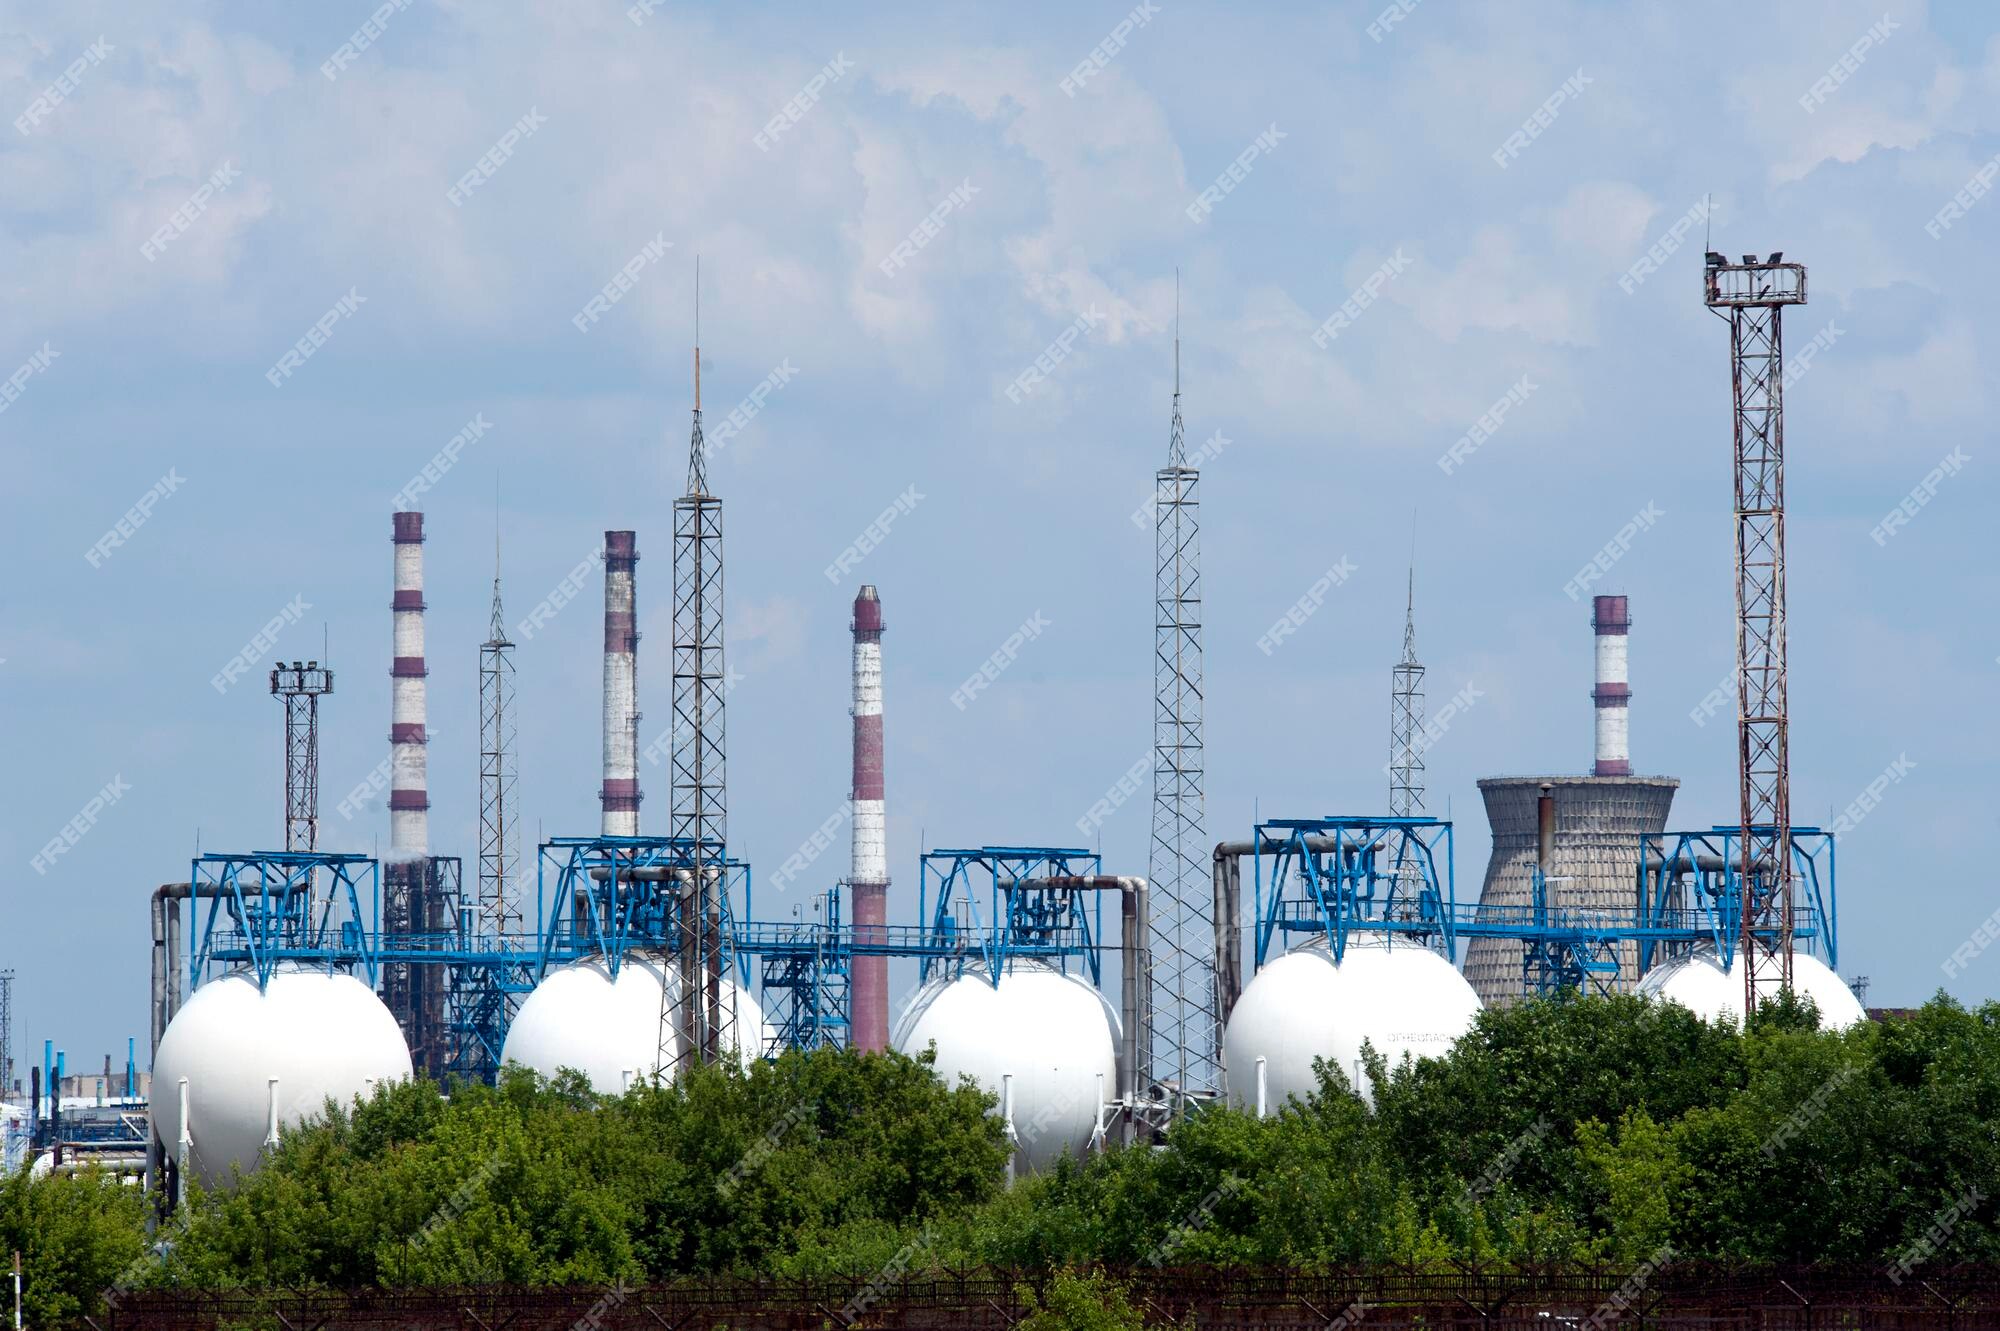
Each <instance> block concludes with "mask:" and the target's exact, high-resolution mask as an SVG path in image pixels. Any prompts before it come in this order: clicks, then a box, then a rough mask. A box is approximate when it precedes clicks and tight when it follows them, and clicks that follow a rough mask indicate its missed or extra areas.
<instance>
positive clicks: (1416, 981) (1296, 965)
mask: <svg viewBox="0 0 2000 1331" xmlns="http://www.w3.org/2000/svg"><path fill="white" fill-rule="evenodd" d="M1478 1015H1479V996H1478V995H1477V994H1475V993H1474V992H1473V991H1472V986H1471V985H1470V984H1468V983H1466V980H1465V977H1464V976H1462V975H1460V974H1459V973H1458V971H1457V969H1456V968H1455V967H1453V966H1452V964H1451V963H1450V962H1449V961H1446V960H1445V959H1444V958H1443V957H1442V956H1440V955H1439V954H1437V953H1436V952H1433V951H1431V950H1430V949H1429V948H1426V947H1421V946H1418V945H1417V944H1415V943H1407V942H1398V943H1396V944H1395V945H1394V946H1389V945H1387V944H1385V943H1384V942H1383V941H1382V940H1381V939H1379V938H1372V937H1354V938H1349V939H1348V942H1347V947H1346V950H1345V953H1344V955H1343V956H1342V958H1341V960H1340V961H1339V962H1338V963H1335V961H1334V959H1333V954H1332V952H1331V951H1330V950H1329V949H1328V948H1327V946H1326V944H1325V943H1324V942H1318V943H1313V944H1310V945H1308V946H1305V947H1300V948H1294V949H1293V950H1292V951H1290V952H1287V953H1286V954H1285V955H1284V956H1281V957H1278V958H1276V959H1275V960H1273V961H1271V962H1270V963H1269V964H1267V965H1266V966H1265V967H1264V968H1263V969H1262V970H1260V971H1258V972H1257V974H1256V975H1255V976H1254V977H1253V978H1252V979H1251V981H1250V983H1249V984H1248V985H1246V986H1244V989H1243V993H1242V996H1241V997H1239V998H1238V999H1237V1000H1236V1006H1235V1008H1234V1009H1233V1010H1232V1011H1231V1012H1230V1014H1229V1025H1228V1027H1227V1029H1226V1030H1225V1031H1224V1032H1223V1038H1222V1046H1223V1059H1224V1062H1225V1065H1226V1066H1227V1068H1228V1071H1229V1095H1230V1099H1231V1100H1232V1101H1234V1102H1235V1103H1236V1104H1238V1105H1241V1106H1243V1107H1245V1108H1254V1107H1255V1106H1256V1103H1257V1060H1258V1058H1260V1057H1261V1058H1263V1059H1264V1060H1265V1063H1264V1083H1265V1111H1266V1112H1267V1113H1276V1112H1277V1111H1278V1110H1279V1109H1281V1108H1283V1107H1284V1104H1285V1101H1286V1099H1287V1098H1289V1097H1292V1096H1297V1097H1298V1098H1299V1099H1300V1100H1301V1101H1303V1100H1305V1099H1306V1098H1307V1097H1308V1096H1311V1095H1314V1094H1317V1093H1318V1091H1319V1077H1318V1076H1317V1075H1316V1074H1315V1073H1314V1071H1313V1060H1314V1059H1316V1058H1324V1059H1326V1060H1327V1061H1328V1062H1330V1063H1332V1064H1333V1065H1334V1066H1335V1067H1337V1068H1339V1069H1340V1071H1341V1072H1342V1074H1343V1075H1345V1076H1346V1078H1347V1080H1348V1084H1349V1085H1351V1086H1352V1087H1353V1088H1354V1089H1355V1091H1356V1092H1358V1093H1359V1094H1360V1095H1361V1097H1362V1098H1363V1099H1364V1100H1368V1101H1370V1102H1371V1103H1372V1102H1373V1099H1374V1093H1373V1090H1372V1088H1371V1087H1370V1085H1369V1083H1368V1077H1367V1074H1366V1073H1365V1072H1364V1071H1363V1070H1362V1064H1361V1046H1362V1044H1363V1043H1364V1042H1365V1043H1368V1044H1371V1045H1373V1046H1374V1048H1375V1050H1376V1052H1377V1053H1379V1054H1381V1055H1382V1056H1383V1057H1384V1058H1385V1059H1387V1060H1388V1061H1389V1065H1390V1066H1391V1067H1392V1068H1393V1067H1394V1066H1395V1065H1396V1064H1398V1063H1400V1062H1401V1061H1402V1059H1403V1055H1404V1054H1406V1053H1407V1054H1409V1055H1411V1056H1412V1057H1415V1058H1441V1057H1443V1056H1444V1055H1445V1054H1447V1053H1449V1052H1450V1051H1451V1045H1452V1042H1453V1041H1454V1040H1456V1039H1458V1037H1459V1036H1461V1035H1463V1034H1465V1033H1466V1032H1467V1031H1469V1030H1471V1029H1472V1023H1473V1021H1474V1019H1475V1018H1477V1017H1478Z"/></svg>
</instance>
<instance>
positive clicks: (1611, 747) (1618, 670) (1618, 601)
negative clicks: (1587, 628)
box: [1590, 596, 1632, 776]
mask: <svg viewBox="0 0 2000 1331" xmlns="http://www.w3.org/2000/svg"><path fill="white" fill-rule="evenodd" d="M1590 620H1591V627H1592V628H1594V629H1595V630H1596V631H1597V687H1596V689H1595V690H1593V691H1592V694H1591V696H1592V697H1593V698H1594V699H1595V700H1596V702H1597V768H1596V774H1597V775H1598V776H1630V775H1632V727H1631V702H1632V688H1631V685H1630V684H1629V683H1628V682H1627V681H1628V679H1629V676H1628V675H1627V674H1626V659H1625V644H1626V641H1627V638H1628V637H1629V635H1630V633H1631V629H1632V620H1631V617H1630V616H1629V615H1628V614H1627V612H1626V608H1625V598H1624V597H1622V596H1599V597H1595V598H1593V599H1592V600H1591V603H1590Z"/></svg>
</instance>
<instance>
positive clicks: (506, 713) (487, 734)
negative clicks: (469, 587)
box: [478, 531, 521, 938]
mask: <svg viewBox="0 0 2000 1331" xmlns="http://www.w3.org/2000/svg"><path fill="white" fill-rule="evenodd" d="M514 728H515V720H514V644H513V643H512V642H511V641H509V640H508V638H507V620H506V617H505V616H504V615H502V614H501V611H500V535H499V533H498V532H497V531H496V532H495V533H494V535H493V624H492V630H491V634H490V636H488V638H487V639H486V641H485V642H483V643H481V644H480V645H479V921H478V925H479V932H480V933H482V934H484V935H486V936H487V937H489V938H497V937H500V936H502V935H507V934H514V933H518V932H520V928H521V885H520V882H519V880H518V876H517V873H518V871H517V866H518V863H519V859H520V840H521V834H520V828H519V826H518V825H517V824H516V822H515V806H514V776H515V765H514Z"/></svg>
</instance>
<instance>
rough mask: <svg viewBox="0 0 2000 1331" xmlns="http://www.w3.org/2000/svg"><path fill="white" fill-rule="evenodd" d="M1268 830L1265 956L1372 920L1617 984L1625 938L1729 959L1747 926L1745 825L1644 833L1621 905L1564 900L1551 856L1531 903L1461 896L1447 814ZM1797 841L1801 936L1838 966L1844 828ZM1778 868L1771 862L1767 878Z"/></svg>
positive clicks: (1363, 929)
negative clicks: (1500, 941)
mask: <svg viewBox="0 0 2000 1331" xmlns="http://www.w3.org/2000/svg"><path fill="white" fill-rule="evenodd" d="M1762 835H1763V836H1764V837H1765V838H1767V839H1768V838H1769V835H1770V832H1769V829H1763V830H1762ZM1255 836H1256V840H1255V842H1254V843H1253V844H1255V845H1256V847H1257V849H1258V853H1257V855H1256V856H1255V860H1256V874H1255V881H1256V894H1257V895H1256V920H1257V925H1256V940H1255V943H1256V945H1255V965H1256V966H1258V967H1260V968H1261V967H1262V966H1263V965H1264V964H1265V963H1266V962H1267V961H1269V960H1271V959H1272V957H1273V956H1274V955H1276V954H1279V953H1282V952H1284V951H1286V950H1288V949H1289V948H1291V947H1293V946H1295V945H1296V944H1297V942H1298V941H1300V940H1301V939H1304V938H1308V937H1317V938H1321V939H1324V940H1325V942H1326V945H1327V946H1328V948H1329V949H1330V950H1331V951H1332V953H1333V956H1334V958H1335V959H1336V960H1339V959H1340V958H1341V957H1342V956H1344V955H1345V952H1346V948H1347V941H1348V939H1349V937H1350V936H1351V935H1353V934H1355V933H1365V934H1368V935H1370V936H1383V937H1386V938H1387V940H1388V941H1389V942H1390V944H1391V945H1392V946H1393V945H1394V943H1395V942H1396V941H1397V940H1398V939H1402V940H1407V941H1409V942H1412V943H1414V944H1416V945H1419V946H1425V947H1430V948H1432V949H1433V950H1435V951H1437V952H1439V953H1441V954H1442V955H1444V956H1445V957H1446V958H1447V959H1449V960H1451V961H1453V962H1456V961H1457V947H1458V940H1459V939H1460V938H1508V939H1515V940H1518V941H1519V942H1521V944H1522V945H1523V961H1522V966H1523V970H1524V972H1525V978H1526V980H1527V983H1528V987H1529V989H1531V990H1532V991H1535V992H1538V993H1543V994H1554V993H1560V992H1563V991H1565V990H1576V991H1586V990H1599V991H1609V990H1610V989H1612V988H1614V987H1615V986H1616V982H1617V975H1618V961H1617V958H1618V949H1619V945H1620V944H1621V943H1624V942H1627V941H1630V942H1635V943H1636V944H1637V945H1638V948H1639V969H1640V973H1641V974H1644V973H1645V972H1646V971H1647V970H1649V969H1651V968H1652V967H1653V966H1655V965H1658V964H1660V963H1661V962H1662V961H1663V960H1665V959H1667V958H1670V957H1673V956H1679V955H1683V954H1685V953H1687V952H1689V951H1691V950H1693V949H1694V948H1695V947H1697V946H1700V945H1702V944H1708V945H1709V946H1712V947H1713V948H1714V949H1715V950H1716V953H1717V955H1718V957H1719V958H1720V960H1721V961H1722V964H1723V965H1725V966H1727V965H1729V964H1731V963H1732V962H1733V960H1734V958H1735V953H1736V946H1737V938H1738V936H1739V933H1740V930H1741V927H1742V901H1743V890H1742V881H1741V880H1742V859H1743V855H1742V841H1741V838H1742V830H1741V829H1740V828H1738V827H1734V826H1730V827H1714V828H1711V829H1709V830H1708V831H1706V832H1669V833H1663V834H1659V835H1648V836H1642V837H1641V838H1640V854H1639V865H1640V868H1639V872H1638V878H1637V882H1636V883H1635V884H1634V892H1633V904H1632V908H1631V909H1630V910H1609V911H1607V910H1586V909H1578V908H1574V907H1559V906H1556V905H1553V904H1552V903H1551V901H1550V894H1549V886H1550V884H1549V883H1548V882H1547V881H1546V880H1544V878H1543V877H1542V874H1541V871H1540V870H1539V869H1537V870H1536V871H1535V882H1534V892H1533V895H1532V898H1531V900H1530V902H1529V903H1528V904H1527V905H1525V906H1511V907H1499V906H1482V905H1465V906H1461V905H1459V904H1458V901H1457V899H1456V893H1455V888H1454V855H1453V844H1452V829H1451V824H1450V823H1447V822H1441V821H1439V820H1438V819H1435V818H1399V817H1334V818H1279V819H1272V820H1270V821H1266V822H1261V823H1258V824H1257V826H1256V829H1255ZM1790 845H1791V854H1792V879H1793V882H1794V884H1795V885H1796V890H1797V897H1798V907H1797V910H1796V913H1795V922H1794V927H1793V937H1794V939H1795V940H1796V942H1797V943H1798V944H1799V945H1800V946H1804V947H1808V948H1809V949H1810V950H1811V951H1812V952H1814V953H1815V954H1816V955H1818V956H1819V957H1820V958H1821V959H1823V960H1824V961H1825V962H1826V963H1827V965H1828V966H1829V967H1835V968H1837V967H1838V962H1839V948H1838V942H1837V938H1836V932H1837V929H1836V924H1837V920H1836V906H1837V894H1836V890H1835V873H1834V869H1835V861H1834V838H1833V836H1832V834H1830V833H1827V832H1824V831H1821V830H1820V829H1819V828H1817V827H1794V828H1792V829H1791V837H1790ZM1267 857H1268V858H1269V859H1270V860H1271V861H1272V863H1271V867H1270V877H1269V883H1268V886H1267V883H1266V879H1265V865H1264V861H1265V859H1266V858H1267ZM1768 874H1769V870H1768V866H1766V867H1765V868H1764V869H1763V870H1761V871H1760V878H1761V877H1768ZM1412 889H1414V890H1412Z"/></svg>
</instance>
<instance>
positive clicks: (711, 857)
mask: <svg viewBox="0 0 2000 1331" xmlns="http://www.w3.org/2000/svg"><path fill="white" fill-rule="evenodd" d="M694 341H695V345H694V429H693V434H692V436H691V437H690V439H689V441H688V481H687V493H686V494H685V495H683V496H681V497H680V498H679V499H676V500H675V501H674V630H673V632H674V643H673V670H674V724H673V736H674V757H673V790H672V811H671V817H672V829H671V834H672V835H673V836H674V837H677V838H680V839H682V840H684V841H685V842H687V843H688V845H689V847H690V853H691V858H692V861H693V865H692V869H691V871H690V872H689V873H688V874H687V877H688V879H689V881H688V882H686V883H685V884H684V885H683V895H682V900H681V905H680V910H679V917H680V919H679V947H678V949H677V950H678V958H677V960H678V963H679V965H678V970H679V976H678V979H679V983H678V985H677V984H676V983H675V977H674V976H673V974H672V971H673V969H674V968H673V967H672V966H669V968H668V971H669V974H668V977H667V983H666V984H665V985H663V986H662V989H661V1005H660V1051H659V1066H660V1068H661V1069H662V1071H665V1070H667V1069H677V1068H678V1066H679V1064H680V1063H681V1062H682V1060H683V1059H689V1060H699V1061H702V1062H713V1061H715V1060H716V1059H717V1058H720V1057H722V1056H723V1055H724V1053H725V1052H726V1051H728V1050H730V1049H732V1048H733V1047H734V1046H735V1043H736V1038H735V1037H736V1030H735V1027H736V1010H735V1009H736V1002H735V989H734V986H732V985H731V984H730V983H729V982H728V981H729V971H730V966H731V961H732V958H731V952H732V941H733V940H732V939H731V938H730V937H729V929H728V927H727V925H726V922H725V917H726V911H725V909H724V903H723V901H722V899H721V897H722V893H723V892H724V891H725V890H726V881H725V872H724V861H725V859H726V858H727V843H728V801H727V798H726V786H725V783H724V762H723V757H724V752H725V745H724V731H723V710H722V701H723V695H724V692H725V690H726V681H727V673H726V672H725V670H724V669H723V662H722V500H721V499H719V498H717V497H716V496H715V495H713V494H710V493H709V489H708V446H707V444H706V443H705V442H704V441H703V439H702V434H701V266H700V261H699V260H697V261H696V265H695V339H694ZM677 989H678V991H679V992H678V993H676V990H677ZM676 999H678V1000H679V1001H678V1007H679V1009H680V1010H679V1012H678V1013H675V1012H672V1011H670V1008H671V1007H672V1006H674V1005H675V1000H676ZM677 1032H678V1038H676V1033H677ZM676 1055H679V1056H678V1057H677V1056H676Z"/></svg>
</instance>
